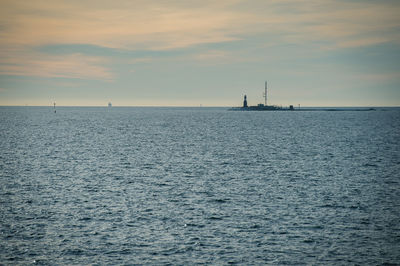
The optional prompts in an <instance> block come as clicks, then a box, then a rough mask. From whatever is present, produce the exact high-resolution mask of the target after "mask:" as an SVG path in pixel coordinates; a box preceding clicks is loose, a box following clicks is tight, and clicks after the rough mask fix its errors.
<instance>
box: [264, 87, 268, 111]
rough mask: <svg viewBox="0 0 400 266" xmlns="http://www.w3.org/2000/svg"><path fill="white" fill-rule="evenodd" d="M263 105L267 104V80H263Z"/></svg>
mask: <svg viewBox="0 0 400 266" xmlns="http://www.w3.org/2000/svg"><path fill="white" fill-rule="evenodd" d="M264 99H265V104H264V105H265V106H267V82H265V92H264Z"/></svg>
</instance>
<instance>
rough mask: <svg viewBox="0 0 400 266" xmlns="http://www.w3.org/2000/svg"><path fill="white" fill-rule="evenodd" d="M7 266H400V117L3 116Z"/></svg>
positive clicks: (388, 113) (214, 111) (222, 112)
mask: <svg viewBox="0 0 400 266" xmlns="http://www.w3.org/2000/svg"><path fill="white" fill-rule="evenodd" d="M0 264H5V265H15V264H40V265H64V264H67V265H87V264H97V265H109V264H112V265H115V264H153V265H154V264H157V265H160V264H161V265H162V264H171V265H193V264H217V265H225V264H241V265H265V264H274V265H276V264H278V265H283V264H287V265H301V264H324V265H326V264H331V265H341V264H346V265H348V264H357V265H366V264H369V265H377V264H400V109H399V108H386V109H379V108H378V109H377V110H376V111H351V110H349V111H340V112H333V111H332V112H331V111H310V112H308V111H304V112H229V111H227V110H226V109H225V108H122V107H121V108H118V107H112V108H89V107H86V108H84V107H82V108H76V107H61V108H57V113H54V112H53V109H52V108H51V107H0Z"/></svg>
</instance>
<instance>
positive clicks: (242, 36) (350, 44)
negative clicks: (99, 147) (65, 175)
mask: <svg viewBox="0 0 400 266" xmlns="http://www.w3.org/2000/svg"><path fill="white" fill-rule="evenodd" d="M399 14H400V1H398V0H395V1H390V0H380V1H369V0H363V1H362V0H346V1H345V0H318V1H317V0H254V1H252V0H247V1H243V0H229V1H227V0H218V1H216V0H211V1H209V0H203V1H197V0H196V1H195V0H184V1H175V0H164V1H163V0H159V1H151V0H143V1H142V0H126V1H125V0H113V1H108V0H79V1H78V0H68V1H59V0H49V1H47V0H35V1H19V0H0V105H40V106H51V105H52V104H53V102H56V103H57V105H59V106H107V104H108V102H112V104H113V106H200V105H202V106H240V105H241V104H242V101H243V95H245V94H246V95H247V99H248V103H249V105H256V104H258V103H261V102H263V92H264V82H265V81H268V104H275V105H282V106H287V105H289V104H293V105H295V106H297V105H298V104H300V105H302V106H400V15H399Z"/></svg>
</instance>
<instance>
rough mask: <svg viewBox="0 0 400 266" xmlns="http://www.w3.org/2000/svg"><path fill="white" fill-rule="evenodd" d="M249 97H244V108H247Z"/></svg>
mask: <svg viewBox="0 0 400 266" xmlns="http://www.w3.org/2000/svg"><path fill="white" fill-rule="evenodd" d="M247 107H248V106H247V96H246V95H245V96H244V100H243V108H247Z"/></svg>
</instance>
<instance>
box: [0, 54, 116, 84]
mask: <svg viewBox="0 0 400 266" xmlns="http://www.w3.org/2000/svg"><path fill="white" fill-rule="evenodd" d="M104 63H105V60H104V59H102V58H99V57H92V56H86V55H82V54H70V55H62V56H58V55H46V54H27V53H20V54H13V55H12V56H10V55H5V54H4V52H2V53H0V75H15V76H36V77H63V78H79V79H97V80H104V81H111V80H112V79H113V74H112V73H111V72H110V71H109V70H108V69H107V68H106V67H104V66H102V65H103V64H104Z"/></svg>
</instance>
